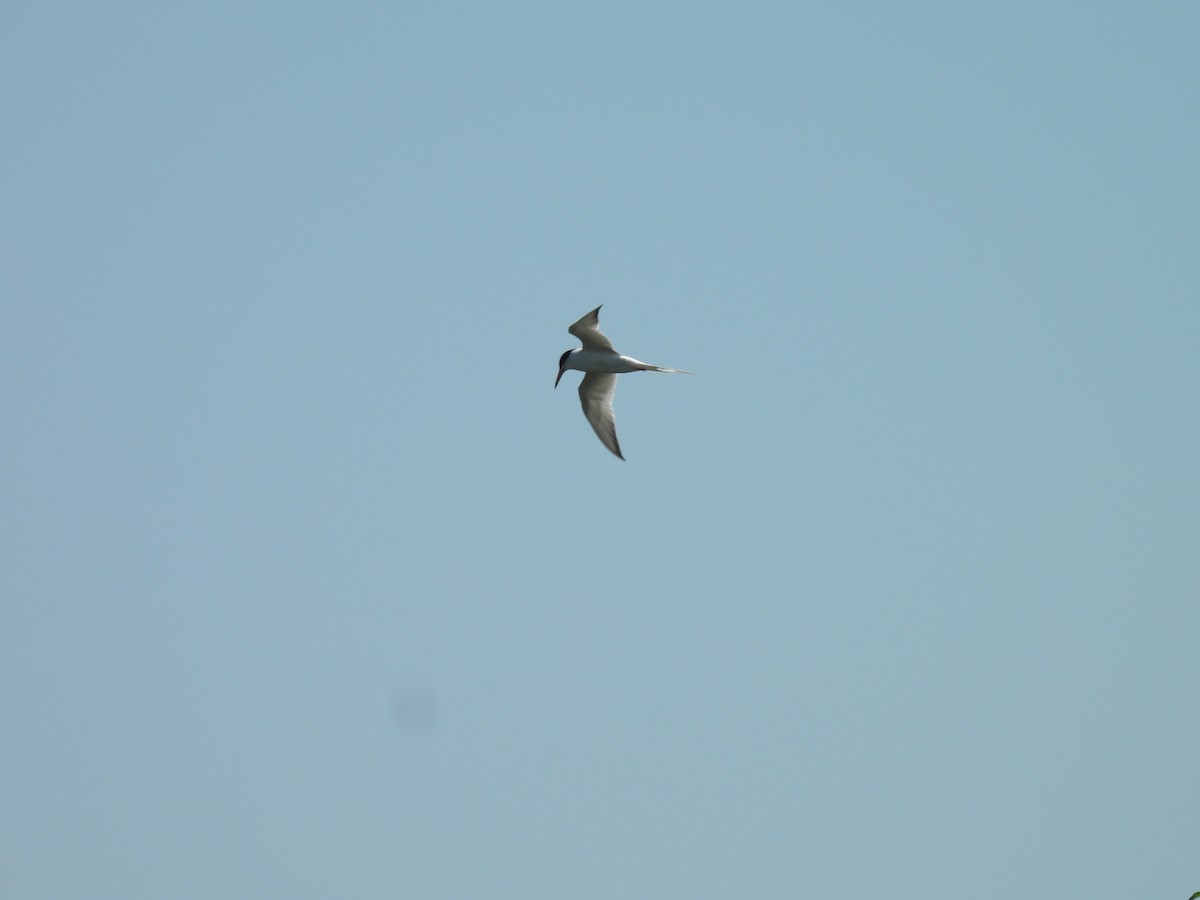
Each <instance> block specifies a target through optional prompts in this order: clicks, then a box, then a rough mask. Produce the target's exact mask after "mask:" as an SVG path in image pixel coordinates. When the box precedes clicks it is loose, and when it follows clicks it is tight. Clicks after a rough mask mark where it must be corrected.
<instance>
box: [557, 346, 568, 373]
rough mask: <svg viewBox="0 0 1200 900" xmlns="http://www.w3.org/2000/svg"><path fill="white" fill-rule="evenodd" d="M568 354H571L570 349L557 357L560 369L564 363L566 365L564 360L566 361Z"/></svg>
mask: <svg viewBox="0 0 1200 900" xmlns="http://www.w3.org/2000/svg"><path fill="white" fill-rule="evenodd" d="M570 355H571V351H570V350H568V351H566V352H565V353H563V355H562V356H560V357H559V358H558V367H559V368H560V369H561V368H562V367H563V366H564V365H566V362H567V357H568V356H570Z"/></svg>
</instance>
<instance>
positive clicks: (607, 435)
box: [579, 345, 625, 459]
mask: <svg viewBox="0 0 1200 900" xmlns="http://www.w3.org/2000/svg"><path fill="white" fill-rule="evenodd" d="M585 346H586V345H585ZM616 391H617V376H616V375H612V374H609V373H607V372H588V373H587V374H586V375H584V376H583V380H582V381H581V382H579V399H580V401H581V402H582V403H583V414H584V415H585V416H587V420H588V422H590V423H591V426H592V430H593V431H595V432H596V437H598V438H600V443H602V444H603V445H604V446H605V447H607V448H608V449H609V450H611V451H612V452H613V453H615V454H616V455H617V456H618V457H620V458H621V459H624V458H625V457H624V456H621V445H620V444H618V443H617V420H616V417H615V416H614V415H613V407H612V398H613V394H615V393H616Z"/></svg>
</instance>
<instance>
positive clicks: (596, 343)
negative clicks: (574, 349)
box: [567, 304, 616, 353]
mask: <svg viewBox="0 0 1200 900" xmlns="http://www.w3.org/2000/svg"><path fill="white" fill-rule="evenodd" d="M603 305H604V304H601V306H603ZM567 331H569V332H570V333H571V334H573V335H575V337H577V338H579V340H580V341H582V342H583V349H584V350H608V351H610V352H613V353H615V352H616V351H615V350H613V345H612V341H610V340H609V339H608V338H607V337H605V336H604V332H602V331H601V330H600V307H599V306H597V307H596V308H595V309H593V310H592V311H591V312H590V313H588V314H587V315H586V316H584V317H583V318H582V319H580V320H579V321H578V322H576V323H575V324H574V325H572V326H571V327H570V328H568V329H567Z"/></svg>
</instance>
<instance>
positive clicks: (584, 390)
mask: <svg viewBox="0 0 1200 900" xmlns="http://www.w3.org/2000/svg"><path fill="white" fill-rule="evenodd" d="M602 305H603V304H602ZM567 331H568V332H570V333H571V334H573V335H575V337H577V338H579V340H580V342H581V343H582V344H583V346H582V347H577V348H576V349H574V350H568V351H567V352H566V353H564V354H563V355H562V356H560V357H559V358H558V378H555V379H554V386H555V387H558V382H559V381H560V380H561V379H562V377H563V372H565V371H567V369H578V370H579V371H580V372H584V373H586V374H585V375H584V376H583V380H582V381H581V382H579V399H580V401H581V402H582V403H583V414H584V415H585V416H587V420H588V422H590V423H591V426H592V430H593V431H595V432H596V437H598V438H600V443H602V444H603V445H604V446H605V447H607V448H608V449H609V450H611V451H612V452H613V453H615V454H616V455H617V457H618V458H619V459H624V458H625V457H624V456H621V445H620V444H619V443H617V423H616V419H615V418H614V417H613V407H612V399H613V394H614V393H616V390H617V375H620V374H623V373H625V372H673V373H675V374H677V375H694V374H695V373H694V372H685V371H684V370H683V369H668V368H665V367H663V366H652V365H650V364H649V363H644V362H642V361H640V360H637V359H634V358H633V357H632V356H622V355H621V354H620V353H618V352H617V351H616V350H614V349H613V345H612V341H610V340H609V339H608V338H607V337H606V336H605V335H604V332H602V331H601V330H600V307H599V306H597V307H596V308H595V309H593V310H592V311H591V312H590V313H588V314H587V315H586V316H584V317H583V318H582V319H580V320H579V321H578V322H576V323H575V324H574V325H572V326H571V327H570V328H568V329H567Z"/></svg>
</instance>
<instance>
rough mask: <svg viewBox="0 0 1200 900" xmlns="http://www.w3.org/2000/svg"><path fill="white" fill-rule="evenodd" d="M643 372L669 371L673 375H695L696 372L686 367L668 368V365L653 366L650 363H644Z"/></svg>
mask: <svg viewBox="0 0 1200 900" xmlns="http://www.w3.org/2000/svg"><path fill="white" fill-rule="evenodd" d="M640 371H642V372H669V373H670V374H672V375H695V374H696V373H695V372H689V371H687V370H686V369H668V368H667V367H666V366H652V365H650V364H649V363H642V368H641V369H640Z"/></svg>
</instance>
